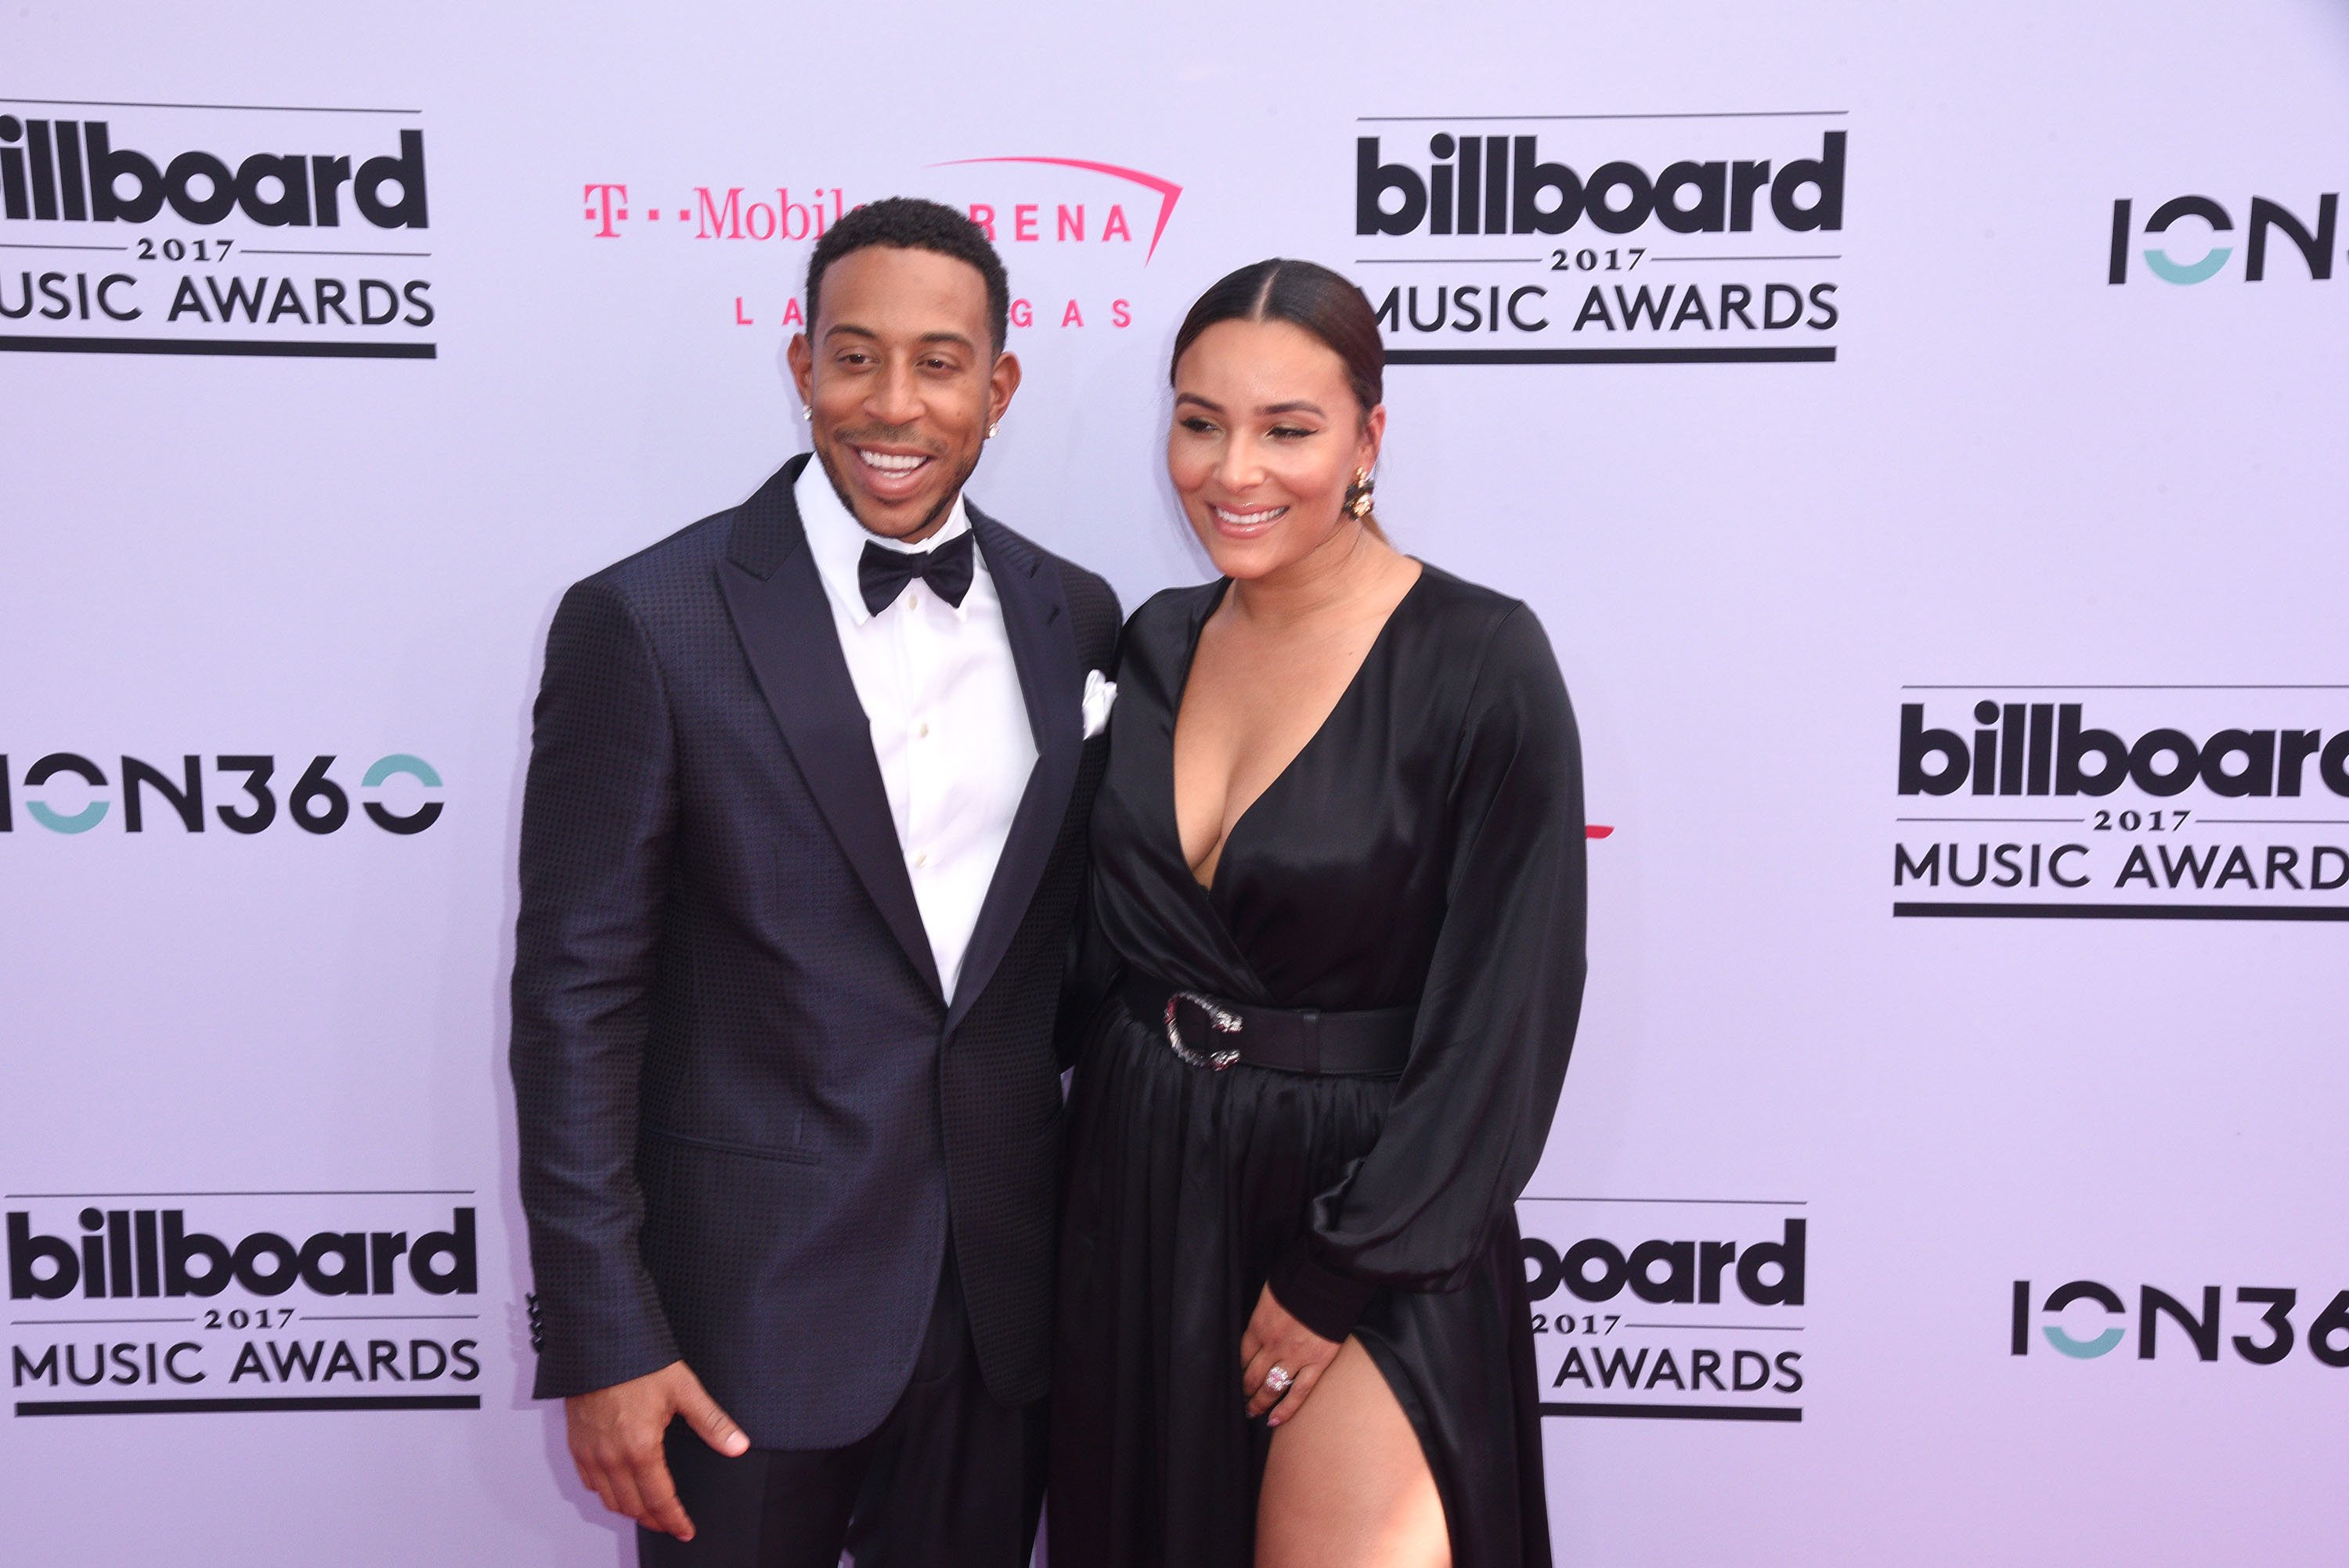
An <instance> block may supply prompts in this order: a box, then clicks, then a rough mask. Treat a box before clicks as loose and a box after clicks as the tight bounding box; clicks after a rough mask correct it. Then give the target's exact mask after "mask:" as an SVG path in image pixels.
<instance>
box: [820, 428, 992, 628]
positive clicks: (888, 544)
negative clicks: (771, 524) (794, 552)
mask: <svg viewBox="0 0 2349 1568" xmlns="http://www.w3.org/2000/svg"><path fill="white" fill-rule="evenodd" d="M792 500H794V501H796V502H797V503H798V505H799V511H800V525H801V527H802V529H804V530H805V531H806V533H807V542H808V550H809V552H810V553H811V554H812V555H813V556H814V558H815V566H816V573H817V574H818V575H820V576H821V577H822V578H823V586H824V591H825V592H826V593H830V594H831V595H832V596H833V599H835V600H836V601H838V602H839V603H841V604H842V605H843V606H844V607H845V608H846V609H847V611H848V613H849V619H850V622H851V624H854V625H859V626H861V625H863V624H864V623H865V622H867V621H869V620H871V619H872V618H873V613H872V612H871V611H869V610H867V609H866V608H865V607H864V589H863V588H862V587H861V586H859V584H858V582H857V576H856V562H857V561H858V560H859V559H860V558H861V557H863V555H864V547H865V545H866V544H868V543H870V544H874V545H878V546H879V547H880V548H881V549H883V550H895V551H900V552H905V553H908V554H911V553H914V552H918V551H926V550H935V549H936V548H937V547H938V546H939V545H941V544H944V543H946V542H947V541H948V540H950V539H953V538H955V537H956V536H957V535H959V534H963V533H968V532H969V531H970V513H969V512H968V511H967V510H966V509H965V508H964V506H963V500H962V493H961V492H960V491H959V490H957V492H956V493H955V499H954V505H953V507H952V508H951V509H949V510H948V511H947V520H946V521H945V522H944V523H943V524H941V525H940V526H939V528H938V531H936V533H933V534H931V535H930V536H929V537H928V538H927V539H925V540H923V541H922V542H920V543H919V544H906V543H905V542H902V541H899V540H895V539H884V538H882V537H881V536H880V535H879V534H877V533H874V531H872V530H870V529H868V528H866V527H865V526H864V524H863V523H861V522H859V521H856V514H855V513H854V512H852V511H849V510H848V507H847V505H846V504H845V503H844V502H843V501H842V500H841V499H840V492H839V491H838V490H834V489H833V488H832V476H831V475H830V474H828V473H826V472H824V469H823V463H821V462H819V461H816V460H815V459H810V460H809V462H808V465H807V467H806V468H804V469H801V470H800V477H799V479H798V480H797V481H796V482H795V483H793V485H792ZM982 570H984V568H982ZM969 606H970V600H969V599H968V597H965V598H964V600H963V602H962V603H960V604H957V605H955V606H954V612H955V615H956V617H957V619H959V618H961V617H962V616H963V615H964V614H966V613H967V612H968V609H969Z"/></svg>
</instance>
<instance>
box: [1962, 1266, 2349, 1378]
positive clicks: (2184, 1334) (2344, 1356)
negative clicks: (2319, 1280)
mask: <svg viewBox="0 0 2349 1568" xmlns="http://www.w3.org/2000/svg"><path fill="white" fill-rule="evenodd" d="M2225 1295H2226V1292H2225V1291H2224V1290H2223V1289H2222V1288H2221V1287H2220V1286H2218V1285H2215V1284H2206V1285H2204V1286H2203V1287H2202V1289H2201V1290H2200V1292H2199V1293H2192V1292H2189V1293H2188V1294H2187V1295H2170V1293H2169V1292H2168V1291H2166V1290H2162V1289H2159V1288H2158V1287H2156V1286H2154V1285H2149V1284H2148V1285H2145V1286H2143V1287H2141V1288H2140V1289H2139V1290H2138V1291H2137V1312H2136V1320H2137V1321H2136V1330H2137V1333H2136V1340H2137V1359H2138V1360H2140V1361H2151V1360H2154V1359H2156V1358H2157V1357H2158V1356H2159V1355H2160V1354H2161V1347H2162V1346H2163V1345H2164V1344H2165V1343H2168V1344H2171V1345H2176V1344H2177V1343H2178V1341H2179V1340H2181V1339H2182V1340H2183V1342H2184V1343H2185V1345H2186V1346H2189V1347H2190V1348H2191V1349H2192V1350H2193V1352H2194V1354H2195V1356H2196V1357H2197V1358H2198V1359H2200V1360H2203V1361H2216V1360H2218V1359H2219V1349H2220V1340H2221V1338H2222V1336H2224V1337H2225V1340H2226V1343H2227V1344H2228V1345H2230V1346H2232V1347H2233V1349H2234V1352H2235V1354H2236V1356H2237V1357H2240V1358H2241V1359H2242V1360H2245V1361H2248V1362H2250V1363H2251V1365H2253V1366H2254V1367H2271V1366H2273V1365H2274V1364H2275V1363H2277V1362H2279V1361H2282V1359H2284V1358H2285V1357H2288V1356H2290V1355H2291V1354H2292V1351H2293V1349H2294V1348H2296V1347H2302V1346H2304V1347H2305V1349H2306V1352H2307V1354H2308V1355H2309V1356H2311V1357H2314V1358H2315V1359H2316V1360H2317V1361H2318V1362H2319V1363H2320V1364H2322V1365H2323V1366H2326V1367H2349V1290H2344V1291H2340V1292H2337V1293H2335V1294H2334V1295H2333V1298H2332V1300H2330V1301H2329V1302H2326V1303H2325V1304H2324V1305H2322V1306H2320V1307H2318V1308H2317V1309H2316V1311H2315V1314H2314V1315H2313V1316H2306V1317H2305V1319H2304V1320H2305V1324H2306V1326H2305V1330H2304V1331H2303V1329H2302V1326H2300V1324H2299V1323H2296V1322H2295V1317H2296V1316H2301V1315H2302V1296H2301V1293H2300V1292H2299V1291H2297V1290H2294V1289H2292V1288H2291V1287H2289V1286H2284V1285H2244V1286H2242V1287H2241V1288H2240V1289H2238V1290H2237V1291H2236V1292H2235V1296H2234V1299H2235V1306H2236V1312H2235V1315H2234V1317H2235V1320H2236V1321H2237V1322H2240V1325H2241V1326H2242V1327H2243V1328H2244V1329H2245V1330H2246V1332H2244V1333H2240V1334H2235V1335H2232V1336H2227V1335H2226V1334H2225V1330H2226V1328H2227V1327H2228V1326H2230V1325H2229V1324H2227V1323H2223V1322H2222V1321H2221V1315H2222V1312H2223V1307H2224V1299H2225ZM2032 1296H2033V1290H2032V1286H2031V1282H2030V1281H2029V1280H2027V1279H2019V1280H2016V1281H2015V1282H2014V1304H2013V1312H2012V1315H2011V1318H2010V1322H2009V1324H2008V1330H2009V1338H2010V1341H2011V1344H2010V1349H2011V1350H2012V1352H2013V1354H2014V1355H2017V1356H2028V1355H2030V1354H2031V1353H2032V1351H2033V1349H2034V1348H2036V1342H2039V1341H2044V1343H2045V1344H2046V1345H2047V1346H2049V1347H2051V1348H2052V1349H2054V1351H2055V1352H2056V1353H2057V1354H2059V1355H2061V1356H2064V1357H2070V1358H2071V1359H2072V1360H2075V1361H2094V1360H2096V1359H2097V1358H2098V1357H2105V1356H2109V1355H2111V1354H2112V1353H2113V1352H2114V1351H2116V1350H2118V1349H2120V1348H2121V1346H2123V1345H2125V1344H2127V1342H2128V1340H2129V1337H2130V1335H2129V1318H2130V1312H2129V1306H2128V1303H2127V1302H2126V1301H2125V1300H2123V1299H2122V1296H2121V1293H2120V1292H2118V1291H2116V1290H2115V1289H2113V1288H2112V1287H2111V1286H2110V1285H2107V1284H2099V1283H2097V1282H2096V1281H2095V1280H2092V1279H2075V1280H2072V1281H2069V1282H2067V1283H2065V1284H2059V1285H2057V1286H2056V1287H2055V1288H2054V1289H2053V1290H2051V1291H2049V1292H2048V1293H2047V1295H2046V1296H2045V1298H2044V1299H2043V1300H2042V1301H2041V1302H2040V1303H2039V1308H2038V1315H2039V1316H2040V1317H2041V1318H2042V1321H2040V1322H2039V1323H2038V1324H2037V1328H2038V1333H2037V1334H2035V1335H2034V1334H2033V1332H2032V1329H2033V1310H2032ZM2310 1299H2311V1302H2312V1304H2313V1301H2314V1300H2315V1299H2317V1298H2310ZM2165 1323H2167V1324H2168V1326H2169V1329H2170V1332H2169V1333H2168V1334H2164V1333H2163V1332H2162V1327H2163V1325H2164V1324H2165Z"/></svg>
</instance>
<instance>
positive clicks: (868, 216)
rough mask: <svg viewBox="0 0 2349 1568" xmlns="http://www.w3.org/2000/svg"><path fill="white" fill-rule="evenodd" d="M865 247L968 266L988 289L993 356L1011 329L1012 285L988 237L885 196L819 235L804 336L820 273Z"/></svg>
mask: <svg viewBox="0 0 2349 1568" xmlns="http://www.w3.org/2000/svg"><path fill="white" fill-rule="evenodd" d="M868 245H894V246H895V247H896V248H897V249H899V250H904V251H933V252H936V253H937V254H939V255H941V256H951V257H953V258H954V259H955V260H956V261H957V262H968V263H970V265H972V266H974V267H976V268H978V275H979V277H980V278H981V279H983V280H984V281H985V282H986V284H987V314H988V328H989V329H990V330H991V331H992V332H993V334H994V335H995V352H996V353H998V354H1000V353H1002V352H1003V341H1004V335H1005V334H1006V332H1007V331H1008V330H1009V326H1010V324H1011V284H1010V282H1009V279H1007V278H1006V277H1005V276H1004V275H1003V258H1002V257H1000V256H999V255H997V254H996V253H995V246H994V245H993V244H991V243H990V242H988V238H987V231H986V230H984V229H981V228H980V227H979V226H978V224H977V223H974V222H971V221H970V220H969V219H968V218H966V217H964V216H963V215H962V214H961V213H960V212H957V211H955V210H954V209H953V208H951V207H948V206H946V205H944V204H942V203H940V202H936V201H924V200H922V199H921V198H920V197H918V196H887V197H884V198H883V199H882V200H880V201H874V202H870V203H868V204H866V205H864V206H863V207H859V208H857V209H856V210H855V211H852V212H850V213H849V214H848V215H847V216H845V217H843V218H842V219H841V220H840V222H837V223H834V224H833V226H832V227H831V228H829V229H826V230H825V231H824V232H823V238H822V239H820V240H818V241H817V242H815V249H814V250H813V251H812V252H810V253H809V254H808V270H807V313H808V314H807V318H808V330H809V331H810V332H813V331H814V330H815V314H816V301H817V297H818V295H819V294H821V293H822V292H823V274H824V270H825V269H826V268H828V267H830V266H831V265H832V264H833V263H834V262H837V261H838V260H840V259H841V258H842V257H843V256H845V255H850V254H852V253H855V252H857V251H861V250H864V248H865V247H866V246H868Z"/></svg>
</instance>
